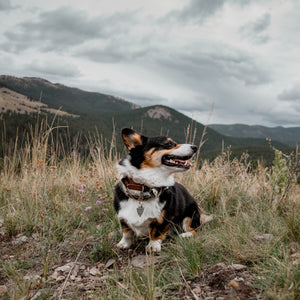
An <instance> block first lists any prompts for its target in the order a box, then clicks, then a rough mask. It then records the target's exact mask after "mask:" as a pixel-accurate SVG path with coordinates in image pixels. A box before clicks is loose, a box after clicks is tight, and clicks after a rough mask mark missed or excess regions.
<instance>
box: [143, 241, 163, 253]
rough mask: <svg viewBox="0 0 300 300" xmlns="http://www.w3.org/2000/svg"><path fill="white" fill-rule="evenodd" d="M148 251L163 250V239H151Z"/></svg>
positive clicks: (156, 251)
mask: <svg viewBox="0 0 300 300" xmlns="http://www.w3.org/2000/svg"><path fill="white" fill-rule="evenodd" d="M146 250H147V252H155V253H158V252H160V250H161V240H158V241H150V242H149V244H148V245H147V247H146Z"/></svg>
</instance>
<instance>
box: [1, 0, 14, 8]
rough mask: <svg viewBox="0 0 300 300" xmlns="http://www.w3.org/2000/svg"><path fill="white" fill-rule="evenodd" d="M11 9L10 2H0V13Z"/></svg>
mask: <svg viewBox="0 0 300 300" xmlns="http://www.w3.org/2000/svg"><path fill="white" fill-rule="evenodd" d="M9 9H12V5H11V3H10V0H0V11H4V10H9Z"/></svg>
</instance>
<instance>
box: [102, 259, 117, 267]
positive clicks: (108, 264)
mask: <svg viewBox="0 0 300 300" xmlns="http://www.w3.org/2000/svg"><path fill="white" fill-rule="evenodd" d="M115 263H116V260H115V259H113V258H112V259H110V260H109V261H108V262H107V263H106V265H105V268H109V267H111V266H112V265H114V264H115Z"/></svg>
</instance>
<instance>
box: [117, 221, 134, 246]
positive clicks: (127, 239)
mask: <svg viewBox="0 0 300 300" xmlns="http://www.w3.org/2000/svg"><path fill="white" fill-rule="evenodd" d="M121 226H122V231H123V236H122V239H121V241H120V242H119V243H118V244H117V247H118V248H120V249H128V248H130V247H131V245H132V244H133V236H134V233H133V231H132V230H131V229H130V228H129V226H128V225H127V224H126V223H125V222H124V221H121Z"/></svg>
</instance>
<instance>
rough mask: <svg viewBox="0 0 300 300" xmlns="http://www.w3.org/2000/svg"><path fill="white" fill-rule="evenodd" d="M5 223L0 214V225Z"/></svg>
mask: <svg viewBox="0 0 300 300" xmlns="http://www.w3.org/2000/svg"><path fill="white" fill-rule="evenodd" d="M3 224H4V218H3V217H1V216H0V227H2V226H3Z"/></svg>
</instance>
